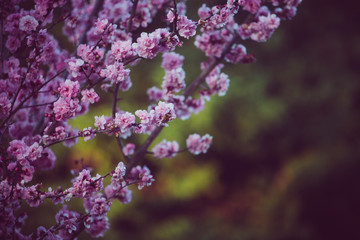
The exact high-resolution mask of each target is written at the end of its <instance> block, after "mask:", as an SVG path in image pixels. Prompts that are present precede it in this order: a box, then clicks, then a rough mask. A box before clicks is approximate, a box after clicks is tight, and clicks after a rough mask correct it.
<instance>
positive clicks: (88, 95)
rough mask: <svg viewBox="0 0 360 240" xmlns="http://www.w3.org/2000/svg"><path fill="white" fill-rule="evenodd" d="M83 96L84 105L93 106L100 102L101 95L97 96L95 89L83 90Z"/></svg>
mask: <svg viewBox="0 0 360 240" xmlns="http://www.w3.org/2000/svg"><path fill="white" fill-rule="evenodd" d="M81 95H82V98H81V101H82V102H84V103H91V104H93V103H95V102H98V101H99V100H100V97H99V95H97V93H96V92H95V90H94V89H93V88H90V89H85V90H82V91H81Z"/></svg>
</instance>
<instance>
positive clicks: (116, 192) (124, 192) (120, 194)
mask: <svg viewBox="0 0 360 240" xmlns="http://www.w3.org/2000/svg"><path fill="white" fill-rule="evenodd" d="M105 195H106V197H107V198H108V199H114V198H116V199H118V200H119V201H120V202H121V203H122V204H127V203H130V202H131V199H132V191H131V190H129V189H128V187H120V186H119V187H114V186H113V184H110V185H108V186H106V188H105Z"/></svg>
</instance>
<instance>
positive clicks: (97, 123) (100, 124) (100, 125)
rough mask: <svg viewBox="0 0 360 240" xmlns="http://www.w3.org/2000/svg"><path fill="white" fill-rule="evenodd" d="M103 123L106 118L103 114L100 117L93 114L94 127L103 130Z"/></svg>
mask: <svg viewBox="0 0 360 240" xmlns="http://www.w3.org/2000/svg"><path fill="white" fill-rule="evenodd" d="M105 124H106V118H105V116H104V115H102V116H100V117H98V116H95V124H94V126H95V127H97V128H99V129H100V130H104V129H105Z"/></svg>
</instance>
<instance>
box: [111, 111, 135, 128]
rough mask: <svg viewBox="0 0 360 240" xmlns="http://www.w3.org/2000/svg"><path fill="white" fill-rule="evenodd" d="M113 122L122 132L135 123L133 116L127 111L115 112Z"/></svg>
mask: <svg viewBox="0 0 360 240" xmlns="http://www.w3.org/2000/svg"><path fill="white" fill-rule="evenodd" d="M114 123H115V125H116V126H117V127H119V128H120V129H121V130H122V132H125V131H126V130H127V129H128V128H130V127H131V126H132V125H133V124H134V123H135V116H134V115H133V114H132V113H129V112H123V113H121V112H120V113H116V114H115V119H114Z"/></svg>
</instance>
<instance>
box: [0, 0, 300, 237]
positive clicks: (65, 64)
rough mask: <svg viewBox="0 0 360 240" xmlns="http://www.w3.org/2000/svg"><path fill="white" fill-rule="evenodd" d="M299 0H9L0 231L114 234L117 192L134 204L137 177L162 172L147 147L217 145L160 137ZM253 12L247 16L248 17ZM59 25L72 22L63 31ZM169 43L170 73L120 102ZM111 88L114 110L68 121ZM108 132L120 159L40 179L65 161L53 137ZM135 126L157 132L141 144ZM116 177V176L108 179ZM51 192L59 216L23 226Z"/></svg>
mask: <svg viewBox="0 0 360 240" xmlns="http://www.w3.org/2000/svg"><path fill="white" fill-rule="evenodd" d="M300 2H301V0H271V1H263V0H227V1H226V4H219V5H214V6H207V5H206V4H203V5H202V6H201V7H200V8H199V9H198V11H197V12H198V19H197V20H191V19H189V18H188V16H187V15H186V4H185V1H177V0H152V1H147V0H134V1H128V0H94V1H79V0H58V1H54V0H35V1H30V2H29V3H27V4H25V5H26V8H23V6H25V5H24V4H23V1H19V0H2V3H1V6H2V7H3V8H2V12H1V14H0V18H1V22H2V32H1V33H0V34H1V35H2V36H1V39H2V41H1V44H2V46H1V49H2V51H1V52H2V53H1V59H0V145H1V147H0V238H1V239H30V238H37V239H75V238H76V237H77V236H78V235H79V234H80V233H81V232H82V231H86V232H88V233H89V234H90V235H91V236H93V237H101V236H103V235H104V233H105V232H106V230H107V229H109V226H110V223H109V221H108V218H107V213H108V211H109V210H110V207H111V204H112V202H113V201H117V200H118V201H120V202H121V203H123V204H127V203H129V202H130V201H131V199H132V190H131V187H132V186H131V185H137V188H138V189H139V190H141V189H143V188H144V187H145V186H150V185H151V184H152V183H153V182H154V177H153V175H152V174H151V171H150V169H149V168H148V167H146V166H140V165H138V164H139V162H140V161H141V160H143V158H144V156H145V154H147V153H150V154H152V155H153V157H156V158H171V157H174V156H175V155H176V154H179V153H180V152H183V151H185V150H188V151H189V152H191V153H193V154H200V153H206V152H207V150H208V148H209V146H210V144H211V142H212V137H211V136H210V135H208V134H206V135H204V136H200V135H198V134H192V135H190V136H189V137H188V139H187V140H186V148H183V149H182V150H179V149H180V145H182V144H183V145H184V144H185V143H181V142H179V143H178V142H176V141H166V140H165V139H164V140H162V141H161V140H160V141H159V143H158V144H157V145H155V146H154V147H153V149H152V151H149V147H150V145H151V144H152V142H153V141H154V140H155V139H156V137H157V136H158V134H159V133H160V132H161V131H162V130H163V129H164V128H166V127H167V126H168V125H169V124H172V123H170V122H171V121H172V120H174V119H176V118H178V119H181V120H184V119H187V118H189V117H190V116H191V114H193V113H195V114H196V113H198V112H200V111H201V110H203V109H204V106H205V102H206V101H210V100H211V97H212V96H213V95H219V96H223V95H225V94H226V92H227V89H228V87H229V82H230V80H229V77H228V75H227V74H225V73H223V72H222V70H223V66H224V65H223V64H224V63H225V62H229V63H234V64H235V63H251V62H253V61H254V57H253V56H252V55H251V54H249V53H247V50H246V47H245V46H244V45H243V44H244V42H242V41H243V40H245V39H249V40H253V41H256V42H264V41H266V40H267V39H269V37H270V36H271V35H272V34H273V33H274V31H275V30H276V29H277V28H278V27H279V25H280V22H281V21H282V20H286V19H291V18H292V17H294V16H295V14H296V11H297V7H298V5H299V4H300ZM242 13H245V14H248V16H247V17H246V19H245V20H244V21H243V22H240V21H238V20H239V19H242V17H238V14H242ZM153 19H159V21H154V22H153ZM58 26H62V28H61V29H62V33H61V32H57V33H56V34H53V32H54V29H59V28H58ZM54 27H55V28H54ZM59 36H60V37H59ZM60 39H61V41H63V40H64V39H66V41H67V44H63V43H62V42H61V43H59V40H60ZM189 39H191V41H192V40H194V45H195V47H196V48H198V49H199V50H200V51H202V52H203V53H204V57H205V58H206V60H204V61H203V62H202V63H200V70H201V72H200V73H199V75H198V77H196V78H195V79H194V80H193V81H191V80H189V79H186V74H185V71H184V69H183V62H184V61H186V58H185V56H182V55H180V54H178V53H175V52H174V51H175V50H176V49H178V48H179V47H181V46H182V45H183V41H188V40H189ZM68 44H71V45H72V46H70V47H69V45H68ZM65 45H66V47H64V46H65ZM158 55H162V63H161V67H162V68H163V69H164V70H165V74H164V77H163V81H162V83H161V84H159V85H158V86H153V87H151V88H149V89H148V90H147V94H148V97H149V102H148V104H147V106H145V107H141V108H140V106H139V107H136V104H134V103H131V104H132V106H135V108H136V109H135V110H134V109H133V110H134V111H133V112H130V111H125V110H124V109H122V108H120V107H119V105H120V104H118V102H119V100H122V96H121V98H119V96H118V94H119V91H123V92H125V91H129V90H130V89H131V87H132V84H133V83H132V81H131V78H130V76H132V75H131V71H132V70H134V69H136V65H137V63H139V62H140V61H150V60H152V59H154V58H155V57H156V56H158ZM204 83H206V84H204ZM200 86H201V87H202V88H201V89H200ZM109 95H111V97H108V96H109ZM100 97H101V98H100ZM109 99H112V100H110V101H111V103H110V105H111V114H110V115H102V113H101V114H99V115H98V116H95V119H94V126H86V127H85V128H83V129H82V130H79V129H76V128H73V127H72V126H71V124H70V123H69V120H70V119H74V118H76V117H78V116H81V115H84V114H86V113H87V111H88V110H89V108H90V107H93V105H97V104H103V103H107V101H109ZM101 134H104V135H106V136H109V137H112V138H114V140H116V142H117V143H118V146H119V148H120V149H119V151H120V152H121V153H122V158H123V159H122V160H121V161H119V163H118V165H117V166H116V167H115V168H114V170H112V171H110V172H108V173H107V174H105V175H100V174H96V172H95V173H91V170H90V168H89V167H87V166H85V165H82V167H81V168H80V169H77V170H73V171H72V173H73V174H74V175H75V177H74V179H73V180H72V182H71V183H69V184H68V186H67V187H64V189H63V188H62V187H55V188H54V189H53V188H51V187H49V188H48V189H44V188H43V187H42V184H41V183H39V182H35V180H34V179H35V178H34V177H33V176H34V174H35V173H36V172H38V174H39V175H41V172H40V170H41V171H44V170H51V169H53V168H54V166H55V161H56V155H55V154H54V152H53V151H52V149H51V147H52V146H53V145H55V144H60V143H62V144H63V145H65V146H66V147H71V146H73V145H74V144H76V143H77V142H78V139H80V138H82V139H83V140H84V141H89V140H91V139H93V138H95V137H96V136H98V135H101ZM133 134H149V136H148V137H147V139H146V140H145V141H144V142H143V143H141V144H140V143H137V142H134V143H132V142H128V137H129V136H131V135H133ZM125 163H126V164H125ZM106 177H111V181H110V184H108V185H106V186H104V182H105V183H106V181H103V180H104V178H106ZM38 179H41V178H38ZM44 185H45V184H44ZM73 198H79V199H82V201H83V207H84V210H83V211H79V210H76V211H75V210H70V209H72V208H71V204H72V199H73ZM46 199H50V200H51V201H52V202H53V203H54V204H61V205H63V208H62V209H61V210H60V211H59V212H58V213H57V214H56V216H55V220H56V225H55V226H52V227H49V228H45V227H43V226H39V227H38V228H37V230H36V232H34V233H31V234H30V235H28V236H26V235H24V234H23V232H22V227H23V226H24V224H25V223H26V221H25V220H26V218H27V217H29V218H31V217H32V216H27V214H26V213H23V212H20V207H21V204H22V203H23V202H26V203H27V204H28V205H29V206H30V207H38V206H40V205H41V204H42V203H43V202H44V201H45V200H46ZM65 203H66V205H65ZM67 206H69V208H68V207H67Z"/></svg>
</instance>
